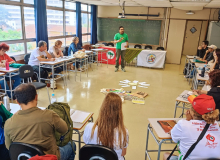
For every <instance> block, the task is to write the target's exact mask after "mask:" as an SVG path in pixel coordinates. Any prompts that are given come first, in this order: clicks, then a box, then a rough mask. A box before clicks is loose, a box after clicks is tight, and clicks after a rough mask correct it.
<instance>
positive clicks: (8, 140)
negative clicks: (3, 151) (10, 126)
mask: <svg viewBox="0 0 220 160" xmlns="http://www.w3.org/2000/svg"><path fill="white" fill-rule="evenodd" d="M4 135H5V146H6V148H7V149H9V147H10V145H11V143H12V140H11V139H10V137H9V135H8V134H7V121H6V122H5V129H4Z"/></svg>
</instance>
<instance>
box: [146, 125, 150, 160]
mask: <svg viewBox="0 0 220 160" xmlns="http://www.w3.org/2000/svg"><path fill="white" fill-rule="evenodd" d="M149 129H150V123H149V124H148V126H147V140H146V150H145V160H147V153H146V152H147V150H148V140H149Z"/></svg>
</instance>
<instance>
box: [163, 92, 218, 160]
mask: <svg viewBox="0 0 220 160" xmlns="http://www.w3.org/2000/svg"><path fill="white" fill-rule="evenodd" d="M218 120H219V110H218V109H216V108H215V101H214V99H213V98H212V97H211V96H208V95H205V94H203V95H200V96H198V97H196V98H195V99H194V100H193V102H192V108H191V109H189V110H187V112H186V119H182V120H179V121H178V123H177V124H176V125H175V126H174V127H173V129H172V130H171V137H172V140H173V141H174V142H175V143H179V151H180V155H179V156H175V155H173V156H172V157H171V158H170V160H179V159H181V160H183V158H184V156H185V155H186V153H187V151H188V150H189V148H190V147H191V146H192V145H193V144H194V143H195V142H196V141H197V139H198V137H199V136H200V134H201V132H202V130H203V129H204V127H205V125H206V124H210V126H209V129H208V130H207V131H206V133H205V135H204V137H203V138H202V139H201V140H200V141H199V143H198V144H197V145H196V146H195V148H194V149H193V151H192V152H191V153H190V154H189V156H188V157H186V160H189V159H190V160H191V159H192V160H194V159H197V160H205V159H209V158H220V152H219V150H220V127H219V124H218V122H217V121H218ZM168 156H169V153H165V154H164V160H166V159H167V157H168Z"/></svg>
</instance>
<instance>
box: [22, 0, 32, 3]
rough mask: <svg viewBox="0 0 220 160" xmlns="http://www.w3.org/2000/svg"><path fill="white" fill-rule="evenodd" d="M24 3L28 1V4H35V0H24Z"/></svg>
mask: <svg viewBox="0 0 220 160" xmlns="http://www.w3.org/2000/svg"><path fill="white" fill-rule="evenodd" d="M23 1H24V3H28V4H34V0H23Z"/></svg>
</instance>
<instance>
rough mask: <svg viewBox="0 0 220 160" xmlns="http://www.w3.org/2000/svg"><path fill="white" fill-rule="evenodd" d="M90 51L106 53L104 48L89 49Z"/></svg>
mask: <svg viewBox="0 0 220 160" xmlns="http://www.w3.org/2000/svg"><path fill="white" fill-rule="evenodd" d="M91 50H92V51H95V52H102V51H107V50H106V49H104V48H97V49H91Z"/></svg>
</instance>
